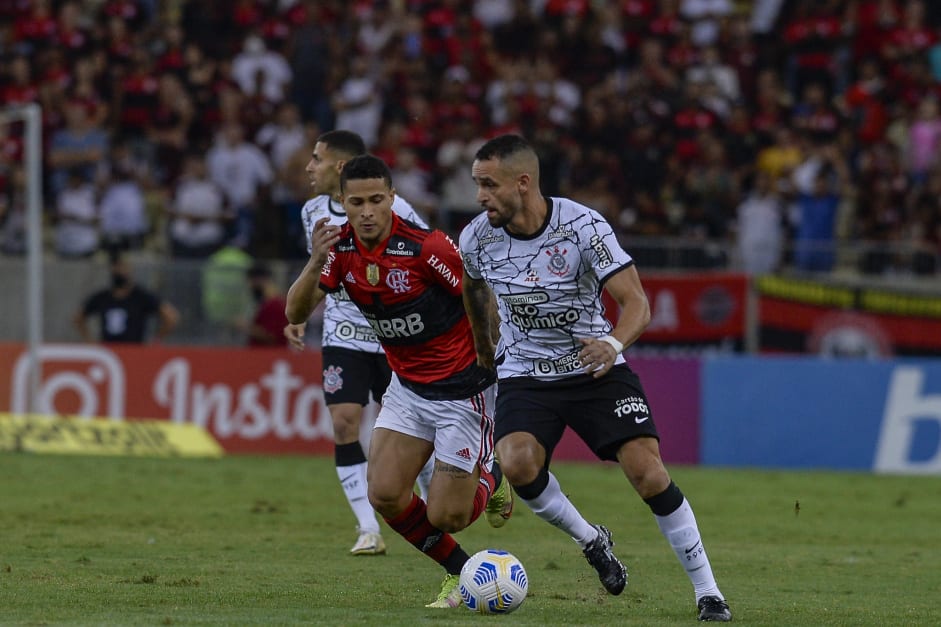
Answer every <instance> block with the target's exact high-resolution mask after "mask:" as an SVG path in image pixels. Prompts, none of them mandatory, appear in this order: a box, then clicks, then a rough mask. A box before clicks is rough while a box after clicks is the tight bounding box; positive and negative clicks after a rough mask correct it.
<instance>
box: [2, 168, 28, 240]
mask: <svg viewBox="0 0 941 627" xmlns="http://www.w3.org/2000/svg"><path fill="white" fill-rule="evenodd" d="M26 235H27V234H26V174H25V172H24V171H23V168H22V167H20V166H15V167H13V169H12V170H11V172H10V175H9V181H8V182H7V190H6V193H5V194H4V195H3V197H0V252H3V254H5V255H24V254H26Z"/></svg>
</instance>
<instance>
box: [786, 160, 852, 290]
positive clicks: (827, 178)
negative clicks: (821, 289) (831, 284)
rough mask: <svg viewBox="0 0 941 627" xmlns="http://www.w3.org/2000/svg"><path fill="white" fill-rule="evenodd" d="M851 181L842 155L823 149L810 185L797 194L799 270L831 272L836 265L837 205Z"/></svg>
mask: <svg viewBox="0 0 941 627" xmlns="http://www.w3.org/2000/svg"><path fill="white" fill-rule="evenodd" d="M848 182H849V178H848V172H847V169H846V166H845V164H844V163H843V160H842V158H841V156H840V155H839V154H837V153H836V151H835V150H833V149H828V150H826V151H824V152H823V153H822V156H821V165H820V167H819V168H818V169H817V171H816V173H815V174H814V176H813V183H812V185H811V189H810V190H809V192H801V193H799V194H798V196H797V217H798V224H797V231H796V233H795V237H794V265H795V266H796V267H797V268H798V269H799V270H805V271H812V272H829V271H830V270H832V269H833V264H834V261H835V244H836V241H835V231H836V219H837V209H838V208H839V205H840V202H841V200H842V199H843V195H844V194H845V193H846V186H847V183H848Z"/></svg>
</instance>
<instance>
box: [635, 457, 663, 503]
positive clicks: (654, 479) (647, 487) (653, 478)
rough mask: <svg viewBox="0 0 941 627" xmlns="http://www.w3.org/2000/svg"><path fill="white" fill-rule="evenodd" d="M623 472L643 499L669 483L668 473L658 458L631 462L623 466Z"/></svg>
mask: <svg viewBox="0 0 941 627" xmlns="http://www.w3.org/2000/svg"><path fill="white" fill-rule="evenodd" d="M624 474H625V476H626V477H627V480H628V481H630V482H631V485H632V486H634V489H635V490H636V491H637V494H638V495H640V497H641V498H644V499H648V498H650V497H652V496H655V495H657V494H660V493H661V492H663V491H664V490H665V489H666V488H667V486H669V485H670V475H669V473H668V472H667V470H666V468H664V467H663V464H662V463H660V461H659V460H650V461H648V462H646V463H637V464H631V465H629V466H628V467H626V468H624Z"/></svg>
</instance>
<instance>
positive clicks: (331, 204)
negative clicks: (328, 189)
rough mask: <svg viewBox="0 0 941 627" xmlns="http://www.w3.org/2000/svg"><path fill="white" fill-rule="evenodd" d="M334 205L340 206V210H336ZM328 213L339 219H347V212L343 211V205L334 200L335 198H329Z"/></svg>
mask: <svg viewBox="0 0 941 627" xmlns="http://www.w3.org/2000/svg"><path fill="white" fill-rule="evenodd" d="M334 205H337V206H339V209H336V208H334ZM327 211H329V212H330V214H331V215H335V216H336V217H338V218H345V217H346V211H345V210H344V209H343V205H341V204H340V203H338V202H335V201H334V200H333V196H330V195H328V196H327Z"/></svg>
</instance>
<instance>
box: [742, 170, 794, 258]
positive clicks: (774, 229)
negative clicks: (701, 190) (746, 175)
mask: <svg viewBox="0 0 941 627" xmlns="http://www.w3.org/2000/svg"><path fill="white" fill-rule="evenodd" d="M783 213H784V207H783V202H782V199H781V196H780V195H779V194H778V192H777V190H776V189H775V181H774V179H773V178H772V177H771V176H770V175H768V174H766V173H758V174H757V175H755V184H754V187H753V188H752V190H751V192H750V193H749V194H748V196H746V198H745V200H744V202H742V204H740V205H739V206H738V216H737V218H738V219H737V221H736V227H735V232H736V236H737V248H738V254H739V255H740V257H741V262H742V270H743V271H745V272H746V273H748V274H767V273H770V272H774V271H775V270H777V269H778V265H779V264H780V262H781V256H782V251H783V248H784V242H785V236H786V234H785V232H784V215H783Z"/></svg>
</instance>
